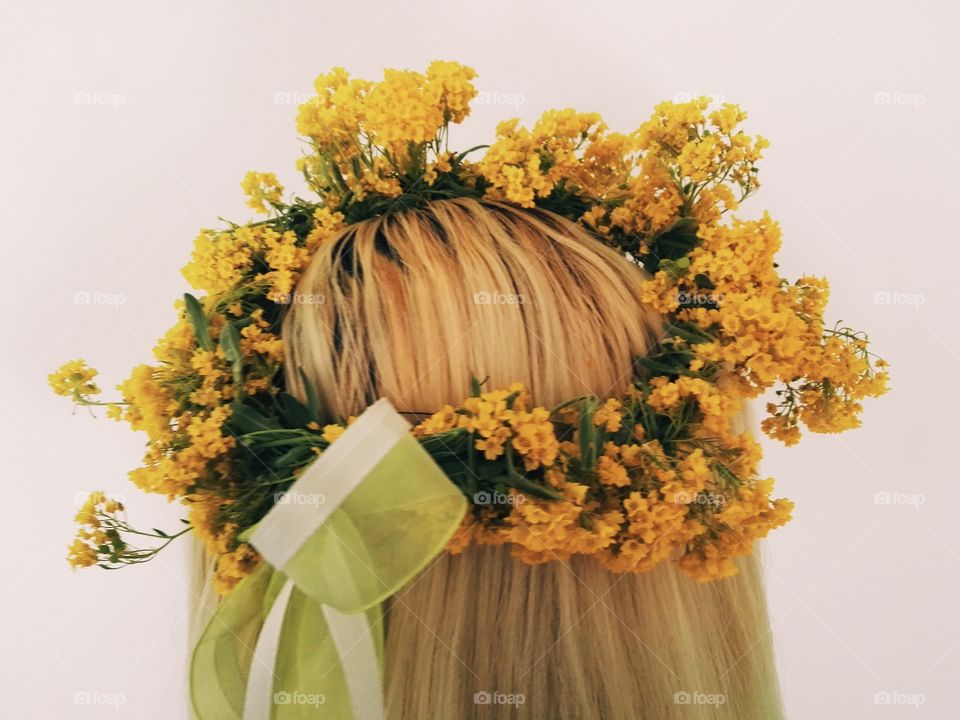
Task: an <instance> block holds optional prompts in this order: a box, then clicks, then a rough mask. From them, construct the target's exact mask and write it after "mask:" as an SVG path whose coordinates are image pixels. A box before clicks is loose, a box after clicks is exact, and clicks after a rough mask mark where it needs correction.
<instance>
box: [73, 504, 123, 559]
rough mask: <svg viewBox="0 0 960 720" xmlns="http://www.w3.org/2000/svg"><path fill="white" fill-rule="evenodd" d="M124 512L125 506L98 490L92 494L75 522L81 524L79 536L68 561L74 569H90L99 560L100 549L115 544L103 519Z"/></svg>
mask: <svg viewBox="0 0 960 720" xmlns="http://www.w3.org/2000/svg"><path fill="white" fill-rule="evenodd" d="M122 510H123V505H122V504H121V503H119V502H117V501H116V500H112V499H110V498H108V497H107V496H106V495H104V494H103V492H101V491H99V490H97V491H94V492H92V493H90V496H89V497H88V498H87V499H86V501H85V502H84V503H83V505H82V506H81V507H80V510H79V512H77V516H76V518H75V520H76V521H77V522H78V523H79V524H80V529H79V530H78V531H77V536H76V538H75V539H74V541H73V544H72V545H70V547H69V554H68V555H67V561H68V562H69V563H70V564H71V565H72V566H73V567H90V566H91V565H96V564H97V561H98V559H99V554H98V548H101V547H105V546H107V545H108V544H109V543H111V542H113V539H114V536H113V534H112V533H110V532H109V529H107V528H105V527H104V522H103V518H106V517H107V516H109V515H113V514H115V513H117V512H121V511H122Z"/></svg>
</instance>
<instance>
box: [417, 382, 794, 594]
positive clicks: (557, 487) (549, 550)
mask: <svg viewBox="0 0 960 720" xmlns="http://www.w3.org/2000/svg"><path fill="white" fill-rule="evenodd" d="M661 380H662V381H663V382H659V383H657V384H656V389H655V390H654V391H653V393H651V394H650V395H649V396H648V398H647V399H646V400H645V399H643V397H642V396H637V395H636V394H633V395H632V396H631V397H629V398H627V399H626V400H620V399H617V398H610V399H608V400H606V401H605V402H604V403H602V404H599V405H598V406H596V407H593V408H592V409H589V410H588V409H582V408H581V409H580V410H577V411H575V412H574V413H573V414H572V415H571V413H570V412H569V411H570V406H567V407H566V408H565V409H564V410H563V411H560V412H558V413H556V414H553V413H551V412H550V411H549V410H547V409H545V408H532V409H531V408H529V404H530V398H529V396H528V395H527V393H526V391H525V390H524V388H523V386H522V385H519V384H515V385H513V386H511V387H510V388H508V389H506V390H497V391H492V392H486V393H480V394H478V395H477V396H475V397H472V398H468V399H467V400H465V401H464V402H463V403H461V404H460V405H459V406H457V407H453V406H446V407H444V408H442V409H441V410H440V411H438V412H437V413H435V414H433V415H432V416H430V417H428V418H427V419H426V420H424V421H423V422H421V423H420V424H419V425H418V426H417V427H416V428H414V435H415V436H417V437H420V438H439V440H440V441H441V446H443V447H444V448H446V449H449V448H450V447H451V446H452V444H455V443H456V438H457V436H458V433H463V432H465V433H466V434H467V437H468V439H469V442H470V443H471V445H472V447H473V448H474V449H475V450H479V451H482V452H483V453H484V457H485V459H486V460H487V461H500V460H501V459H502V456H505V455H506V456H507V462H506V464H505V468H506V469H505V473H506V474H505V475H504V476H502V477H501V478H500V479H501V481H502V483H503V484H504V486H505V490H506V492H505V493H501V494H500V495H499V496H500V497H502V498H504V499H505V502H504V503H502V504H501V506H499V507H490V506H483V505H481V506H476V507H475V508H474V512H473V514H472V515H471V516H469V517H468V518H467V520H466V521H465V523H464V525H463V527H462V528H461V530H460V532H459V533H457V535H456V536H455V537H454V539H453V540H452V541H451V543H450V545H449V547H448V550H449V551H450V552H453V553H457V552H460V551H462V550H463V548H465V547H466V546H467V545H469V544H470V543H471V542H476V543H480V544H508V545H510V546H511V548H512V551H513V553H514V555H515V556H516V557H518V558H519V559H521V560H523V561H524V562H528V563H542V562H548V561H550V560H566V559H568V558H569V557H570V556H572V555H575V554H583V555H592V556H595V557H596V558H597V560H598V561H599V562H601V563H602V564H603V565H604V567H606V568H608V569H609V570H611V571H613V572H644V571H647V570H651V569H653V568H654V567H656V566H657V565H658V564H660V563H661V562H664V561H671V560H673V559H676V557H677V555H678V553H679V554H680V557H681V558H683V560H682V562H680V565H679V566H680V567H681V569H682V570H684V571H685V572H687V573H688V574H690V575H691V576H692V577H694V578H695V579H696V580H698V581H706V580H712V579H717V578H719V577H724V576H726V575H729V574H732V573H733V572H735V565H734V564H733V558H734V557H736V556H738V555H746V554H749V553H750V552H752V548H753V543H754V541H755V540H757V539H759V538H761V537H763V536H764V535H766V533H767V532H769V530H771V529H772V528H774V527H777V526H778V525H782V524H783V523H784V522H786V521H787V520H788V519H789V513H790V508H791V507H792V506H791V504H790V503H789V501H786V500H771V499H770V493H771V491H772V482H770V481H761V480H759V479H758V478H757V477H756V465H757V461H758V460H759V456H760V451H759V446H758V445H757V444H756V443H755V442H754V441H753V440H752V438H750V436H749V435H747V434H742V435H734V434H732V433H730V431H729V422H728V421H729V418H730V416H731V415H732V413H733V412H734V411H735V405H736V404H735V403H734V402H732V401H731V402H729V403H728V402H726V400H725V398H724V397H723V396H722V395H721V394H719V392H718V391H717V390H716V388H714V387H713V386H712V385H710V384H709V383H706V382H704V381H702V380H697V379H692V378H683V380H684V381H685V382H681V383H679V384H668V383H666V382H665V378H661ZM687 398H689V399H691V401H693V402H696V403H698V404H699V406H700V407H701V408H704V414H705V415H707V414H709V415H708V419H709V420H710V422H709V423H708V424H704V425H701V426H699V427H698V429H699V431H700V432H702V433H703V435H704V438H698V437H691V438H689V439H688V440H686V441H684V442H681V443H676V445H675V447H673V448H672V450H671V452H669V453H668V452H667V451H666V450H665V449H664V446H663V444H662V442H661V441H660V440H659V439H647V438H648V437H649V435H648V430H647V429H646V428H644V426H643V425H641V424H630V423H629V419H632V418H636V417H638V416H641V415H642V412H641V406H642V405H644V404H646V406H647V407H649V409H651V410H653V412H654V413H656V414H657V415H658V416H659V417H662V418H669V417H670V415H671V413H672V412H673V411H674V410H676V409H677V408H678V407H679V405H680V404H681V403H682V402H683V401H684V400H685V399H687ZM586 412H588V413H589V416H588V420H589V422H588V423H587V425H586V426H584V425H583V424H582V421H581V417H580V414H581V413H586ZM533 419H535V420H534V422H532V423H530V421H531V420H533ZM652 425H653V427H659V426H660V423H659V422H654V423H653V424H652ZM720 430H722V431H723V432H724V433H725V435H724V439H725V441H726V442H725V444H724V449H723V451H722V452H720V451H718V450H717V448H716V445H714V444H711V443H715V442H716V440H717V438H715V437H713V436H714V435H715V434H716V432H717V431H720ZM651 431H652V429H651ZM571 432H572V434H571ZM584 433H588V434H590V435H592V438H591V439H590V440H591V442H592V443H596V442H598V441H599V440H600V439H603V438H607V440H606V441H605V442H603V445H602V454H600V455H599V457H597V458H595V460H593V461H588V460H586V459H585V458H584V457H583V456H582V450H583V448H584V447H585V446H584V444H583V439H584ZM528 434H529V435H533V436H535V437H537V439H538V442H537V443H536V444H535V446H536V448H537V449H538V454H537V456H536V458H535V461H534V462H529V460H530V456H529V454H525V452H524V451H525V450H526V449H527V448H528V445H527V444H526V442H525V440H524V438H525V437H526V436H527V435H528ZM566 436H570V438H571V439H569V440H566V439H562V438H564V437H566ZM707 436H710V441H707V439H706V437H707ZM591 442H588V443H587V445H586V447H590V446H591ZM514 452H515V453H518V454H519V455H523V456H524V458H525V460H527V461H528V462H526V463H525V471H526V473H527V474H526V475H525V476H524V477H522V478H519V479H520V480H522V482H519V483H518V482H517V479H518V478H516V477H512V476H511V475H510V467H511V462H510V460H509V455H510V454H511V453H514ZM468 462H469V461H467V462H465V464H464V466H465V467H466V466H467V464H468ZM721 466H722V468H721ZM724 473H726V474H724ZM468 475H469V473H468ZM734 476H735V477H736V478H737V481H736V482H731V481H730V478H731V477H734ZM533 477H541V478H542V479H541V480H540V482H541V483H542V485H543V488H544V489H546V490H549V491H551V493H550V494H549V495H545V494H544V493H542V492H538V490H537V488H536V487H531V486H530V483H531V482H533V481H532V480H531V478H533ZM495 489H496V488H495Z"/></svg>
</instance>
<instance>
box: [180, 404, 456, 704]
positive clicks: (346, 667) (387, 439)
mask: <svg viewBox="0 0 960 720" xmlns="http://www.w3.org/2000/svg"><path fill="white" fill-rule="evenodd" d="M409 430H410V427H409V425H408V424H407V422H406V421H405V420H404V419H403V417H402V416H400V415H399V413H397V412H396V410H394V409H393V407H392V406H391V405H390V404H389V402H387V401H386V400H380V401H379V402H377V403H375V404H374V405H372V406H371V407H370V408H369V409H367V410H366V411H365V412H364V413H363V414H362V415H361V416H360V417H359V418H357V420H356V421H355V422H354V423H353V424H352V425H350V427H348V428H347V430H346V431H345V432H344V434H343V435H342V436H341V437H340V438H338V439H337V441H336V442H335V443H333V444H332V445H331V446H330V448H329V449H327V451H326V452H324V454H323V455H322V456H320V457H319V458H318V459H317V460H316V461H315V462H314V463H313V464H312V465H311V466H310V467H309V468H308V469H307V470H306V471H305V472H304V473H303V475H302V476H301V477H300V478H299V479H298V480H297V482H296V483H295V484H294V485H293V487H292V488H291V489H290V490H289V491H288V492H287V493H286V495H284V496H283V498H282V499H281V500H280V501H279V502H278V503H277V504H276V505H275V506H274V507H273V509H272V510H271V511H270V512H269V513H268V514H267V515H266V516H265V517H264V518H263V520H262V521H261V522H260V523H259V524H258V525H257V526H256V528H254V529H253V530H252V531H251V532H250V542H251V544H253V545H254V547H256V548H257V550H258V551H259V552H260V554H261V555H262V556H263V558H264V560H265V561H264V562H263V563H262V564H261V566H260V567H259V568H258V569H257V571H256V572H254V573H253V574H252V575H250V576H249V577H247V578H246V579H244V580H243V581H242V582H241V583H240V584H239V585H238V586H237V587H236V589H235V590H234V591H233V592H232V593H231V594H230V596H229V597H228V598H227V599H226V600H225V601H224V602H223V604H222V605H221V606H220V608H219V609H218V610H217V613H216V614H215V615H214V617H213V618H212V619H211V621H210V623H209V624H208V626H207V628H206V629H205V630H204V632H203V635H202V636H201V637H200V640H199V642H198V643H197V646H196V648H195V650H194V653H193V660H192V663H191V668H190V695H191V699H192V703H193V709H194V712H195V713H196V715H197V718H198V719H199V720H233V719H236V720H302V719H305V718H319V717H322V718H335V719H336V720H340V719H343V720H375V719H377V718H381V717H382V716H383V702H382V688H381V681H380V677H381V668H382V662H383V631H382V623H381V610H380V603H381V602H382V601H383V600H384V599H386V598H387V597H389V596H391V595H393V594H394V593H396V592H397V591H398V590H399V589H400V588H401V587H403V585H405V584H406V583H407V582H408V581H409V580H410V579H411V578H412V577H413V576H414V575H416V573H417V572H419V571H420V570H421V569H422V568H423V567H424V566H425V565H426V564H427V563H428V562H429V561H430V560H431V559H432V558H434V557H436V556H437V555H438V554H439V553H440V552H442V551H443V548H444V546H445V545H446V543H447V541H448V540H449V538H450V536H451V535H452V534H453V532H454V531H455V530H456V528H457V527H458V526H459V524H460V522H461V520H462V519H463V516H464V514H465V513H466V509H467V502H466V498H464V496H463V495H462V493H461V492H460V490H459V489H458V488H457V487H456V486H455V485H453V484H452V483H451V482H450V480H449V479H448V478H447V477H446V475H444V473H443V471H442V470H441V469H440V468H439V467H438V466H437V464H436V463H435V462H434V460H433V459H432V458H431V457H430V456H429V455H428V454H427V452H426V451H425V450H424V449H423V448H422V447H421V446H420V444H419V443H418V442H417V441H416V440H415V439H414V438H413V437H412V436H411V435H410V433H409Z"/></svg>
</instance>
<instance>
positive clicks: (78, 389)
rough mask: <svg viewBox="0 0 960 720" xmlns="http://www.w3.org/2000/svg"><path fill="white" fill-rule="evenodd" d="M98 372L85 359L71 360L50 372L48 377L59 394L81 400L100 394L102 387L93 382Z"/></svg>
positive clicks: (51, 385)
mask: <svg viewBox="0 0 960 720" xmlns="http://www.w3.org/2000/svg"><path fill="white" fill-rule="evenodd" d="M97 374H98V373H97V371H96V370H94V369H93V368H92V367H89V366H88V365H87V363H86V362H85V361H84V360H71V361H70V362H67V363H64V364H63V365H62V366H61V367H60V369H59V370H57V371H56V372H54V373H50V375H48V376H47V379H48V381H49V383H50V387H51V388H53V391H54V392H55V393H56V394H57V395H62V396H63V397H72V398H74V399H75V400H78V401H80V400H83V399H86V398H89V397H90V396H91V395H97V394H99V392H100V388H99V387H97V385H96V384H95V383H94V382H93V378H95V377H96V376H97Z"/></svg>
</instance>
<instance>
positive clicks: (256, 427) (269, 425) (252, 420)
mask: <svg viewBox="0 0 960 720" xmlns="http://www.w3.org/2000/svg"><path fill="white" fill-rule="evenodd" d="M231 408H232V410H233V412H231V413H230V419H229V420H227V427H228V428H229V429H230V430H232V431H233V432H234V433H235V434H236V435H246V434H247V433H251V432H258V431H260V430H282V429H283V428H282V427H281V426H280V423H278V422H277V421H276V419H274V418H272V417H267V416H266V415H264V414H263V413H261V412H260V411H259V410H257V409H256V408H253V407H250V406H249V405H245V404H243V403H235V404H234V405H232V406H231Z"/></svg>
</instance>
